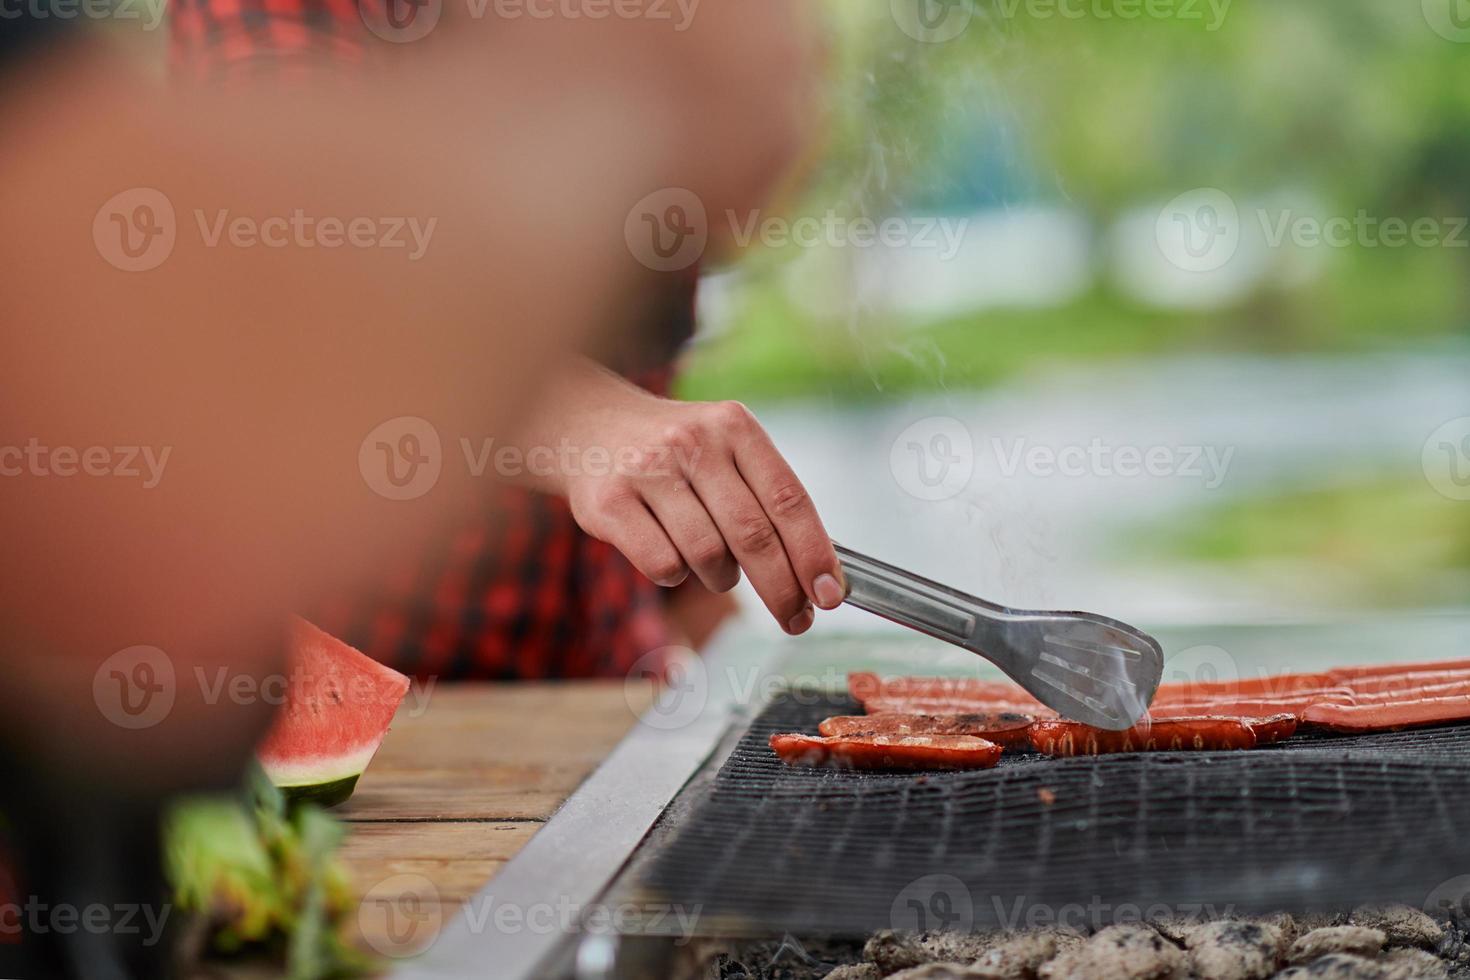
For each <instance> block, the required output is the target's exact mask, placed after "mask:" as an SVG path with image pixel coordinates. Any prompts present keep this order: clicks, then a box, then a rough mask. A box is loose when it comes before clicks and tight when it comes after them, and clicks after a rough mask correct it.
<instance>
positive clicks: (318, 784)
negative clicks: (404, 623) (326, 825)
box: [256, 616, 408, 806]
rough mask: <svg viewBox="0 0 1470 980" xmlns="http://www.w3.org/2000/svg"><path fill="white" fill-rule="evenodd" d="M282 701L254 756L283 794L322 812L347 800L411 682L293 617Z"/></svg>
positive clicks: (385, 732) (304, 621)
mask: <svg viewBox="0 0 1470 980" xmlns="http://www.w3.org/2000/svg"><path fill="white" fill-rule="evenodd" d="M287 642H288V655H289V660H290V674H289V676H288V678H287V684H286V703H285V705H284V706H283V707H282V708H281V710H280V711H279V712H278V713H277V715H276V720H275V723H274V724H273V725H272V726H271V730H270V731H269V732H268V733H266V737H265V740H264V741H263V742H261V744H260V747H259V749H257V750H256V755H257V756H258V757H259V759H260V764H261V766H262V767H263V768H264V769H265V772H266V775H267V776H269V777H270V780H271V782H273V783H275V784H276V785H277V786H279V787H281V789H283V790H285V791H286V793H287V795H288V796H292V797H297V798H302V797H304V798H311V799H315V800H317V801H318V802H320V803H323V804H325V805H327V806H331V805H332V804H334V803H340V802H342V801H343V800H345V799H346V798H347V797H348V796H350V795H351V794H352V790H353V788H354V787H355V786H356V785H357V777H359V776H360V775H362V772H363V770H364V769H366V768H367V765H368V763H369V762H370V761H372V758H373V753H375V752H377V751H378V746H379V744H381V743H382V741H383V736H384V735H386V734H387V732H388V725H389V723H391V722H392V721H393V715H394V713H395V712H396V711H397V710H398V705H399V704H400V703H401V702H402V701H403V696H404V695H405V694H407V693H408V678H407V677H405V676H403V675H402V674H400V673H399V672H398V671H396V670H393V669H392V668H389V667H385V666H383V665H382V664H380V663H378V662H377V661H376V660H373V659H372V658H371V657H368V656H366V655H364V654H362V653H359V652H358V651H357V650H354V649H353V648H352V647H350V646H348V645H347V644H346V643H343V642H342V641H341V640H338V639H336V638H335V637H332V636H330V635H328V634H327V633H324V632H322V631H321V630H319V629H317V628H316V627H315V626H313V625H312V624H310V623H308V622H307V621H306V620H304V619H301V618H300V617H295V616H293V617H292V619H291V623H290V627H289V630H288V641H287Z"/></svg>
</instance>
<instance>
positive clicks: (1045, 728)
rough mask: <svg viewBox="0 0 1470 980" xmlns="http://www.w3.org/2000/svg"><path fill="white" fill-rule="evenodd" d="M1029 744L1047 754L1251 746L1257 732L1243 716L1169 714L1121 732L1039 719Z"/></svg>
mask: <svg viewBox="0 0 1470 980" xmlns="http://www.w3.org/2000/svg"><path fill="white" fill-rule="evenodd" d="M1030 736H1031V746H1032V748H1034V749H1036V751H1038V752H1042V753H1045V754H1046V755H1061V756H1072V755H1106V754H1110V753H1114V752H1200V751H1217V750H1222V749H1253V748H1255V747H1256V733H1255V731H1254V730H1253V729H1252V728H1251V726H1250V724H1249V723H1248V721H1247V720H1245V719H1242V718H1197V717H1196V718H1171V719H1166V720H1162V721H1154V722H1152V723H1151V724H1150V723H1149V722H1148V721H1145V722H1143V723H1141V724H1138V725H1134V726H1133V727H1132V728H1127V729H1124V730H1123V731H1120V732H1114V731H1108V730H1107V729H1104V728H1094V727H1092V726H1091V725H1084V724H1082V723H1081V722H1078V721H1060V720H1058V721H1038V722H1035V723H1033V724H1032V726H1031V729H1030Z"/></svg>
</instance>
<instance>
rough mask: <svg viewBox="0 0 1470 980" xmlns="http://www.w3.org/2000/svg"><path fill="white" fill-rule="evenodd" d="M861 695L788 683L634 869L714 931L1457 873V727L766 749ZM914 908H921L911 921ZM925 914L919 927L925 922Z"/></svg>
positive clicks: (1233, 901)
mask: <svg viewBox="0 0 1470 980" xmlns="http://www.w3.org/2000/svg"><path fill="white" fill-rule="evenodd" d="M859 710H860V709H859V708H858V706H857V705H856V703H855V702H853V701H852V700H850V699H849V698H847V697H846V696H835V695H818V694H814V693H810V692H788V693H786V694H783V695H780V696H778V697H777V698H776V699H775V700H774V701H773V702H772V703H771V704H770V705H769V706H768V707H767V708H766V710H765V711H763V712H762V714H761V715H760V716H759V717H758V718H757V719H756V720H755V721H754V722H753V723H752V725H751V727H750V729H749V730H748V731H747V732H746V733H745V734H744V735H743V736H742V737H741V739H740V741H739V743H738V744H737V746H736V747H735V749H734V750H733V752H732V754H731V755H730V757H729V758H728V759H727V760H726V762H725V764H724V766H723V767H722V768H721V769H720V771H719V773H718V774H717V775H716V776H715V778H714V780H713V781H712V782H711V783H710V784H709V785H707V786H706V787H703V788H701V789H699V790H697V791H686V793H688V792H698V793H699V794H701V795H700V797H699V798H698V799H697V800H695V801H693V803H692V806H690V807H688V808H685V807H680V808H677V809H676V811H674V812H676V813H677V814H679V815H678V816H677V817H676V818H674V820H675V825H674V826H672V827H667V828H664V831H665V833H664V835H661V838H662V839H663V840H665V841H666V843H665V844H664V845H663V846H661V847H659V848H658V849H657V851H656V853H655V854H653V855H652V856H651V857H650V858H649V859H648V860H647V861H646V862H644V863H642V864H641V867H640V868H639V869H638V870H637V871H636V874H637V875H638V877H639V891H640V892H642V893H643V894H645V895H651V896H656V897H657V898H658V899H659V900H661V901H666V902H670V903H674V904H677V905H681V906H684V907H686V908H693V907H698V909H699V911H700V922H701V927H702V928H704V929H712V931H736V932H747V931H750V930H755V931H767V930H769V931H774V932H777V933H779V932H792V933H799V934H800V933H807V934H818V933H821V934H828V935H860V934H862V933H865V932H868V931H871V930H874V929H879V928H887V927H905V926H907V927H919V928H930V927H935V926H946V925H947V926H949V927H963V928H968V927H971V926H974V927H982V926H1007V927H1018V926H1024V925H1035V924H1044V923H1045V922H1046V921H1048V917H1050V919H1051V920H1052V921H1054V920H1055V919H1056V918H1057V917H1059V916H1060V915H1061V914H1062V912H1063V910H1064V909H1072V910H1074V914H1075V910H1076V909H1077V908H1078V907H1079V906H1080V907H1082V909H1083V910H1085V914H1087V915H1089V916H1091V917H1092V918H1095V919H1099V920H1101V921H1107V920H1110V919H1115V918H1126V917H1128V916H1129V915H1134V916H1136V915H1137V914H1138V911H1137V910H1147V909H1149V908H1151V907H1152V908H1155V909H1158V908H1160V907H1169V908H1173V909H1175V910H1188V909H1189V908H1191V907H1195V906H1204V907H1205V910H1207V911H1208V910H1214V911H1217V912H1224V911H1228V910H1229V909H1228V908H1227V907H1233V909H1234V910H1237V911H1242V912H1244V911H1250V910H1266V909H1288V910H1292V909H1299V908H1322V907H1329V906H1338V905H1344V904H1354V903H1357V902H1362V901H1406V902H1409V903H1411V904H1414V905H1419V904H1421V903H1423V901H1424V900H1425V898H1426V897H1427V896H1428V895H1429V893H1430V892H1431V891H1432V890H1433V889H1434V888H1435V887H1436V886H1437V885H1439V884H1441V883H1443V882H1444V881H1445V880H1446V879H1448V878H1451V877H1454V876H1456V875H1460V874H1467V873H1470V833H1467V831H1470V727H1459V728H1440V729H1431V730H1421V731H1415V732H1397V733H1386V734H1378V735H1367V736H1356V737H1351V738H1326V737H1317V736H1311V735H1304V736H1297V737H1295V738H1293V739H1290V740H1288V741H1287V742H1285V743H1283V744H1281V745H1279V746H1273V747H1271V748H1265V749H1258V750H1255V751H1253V752H1225V753H1218V752H1210V753H1190V754H1182V753H1181V754H1159V755H1129V756H1105V757H1102V758H1097V759H1049V758H1045V757H1042V756H1039V755H1033V754H1029V753H1026V754H1010V753H1008V754H1007V756H1006V757H1004V758H1003V759H1002V761H1001V764H1000V765H999V766H997V767H996V768H995V769H992V770H989V771H984V772H961V773H930V774H924V775H918V776H916V775H913V774H886V773H855V772H834V771H829V770H818V769H797V768H791V767H787V766H785V765H783V764H782V763H780V762H779V761H778V760H777V759H776V757H775V755H774V754H773V753H772V752H771V751H770V749H769V747H768V746H767V744H766V740H767V738H768V737H769V736H770V735H771V734H772V733H773V732H779V731H808V732H814V731H815V730H816V725H817V723H818V722H819V721H820V720H821V719H822V718H825V717H827V716H828V715H833V714H853V713H857V712H858V711H859ZM926 917H928V918H926ZM933 917H937V921H936V920H935V919H934V918H933Z"/></svg>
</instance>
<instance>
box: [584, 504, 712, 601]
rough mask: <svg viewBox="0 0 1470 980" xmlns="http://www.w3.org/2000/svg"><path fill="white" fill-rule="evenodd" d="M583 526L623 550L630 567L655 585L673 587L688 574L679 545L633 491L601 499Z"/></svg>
mask: <svg viewBox="0 0 1470 980" xmlns="http://www.w3.org/2000/svg"><path fill="white" fill-rule="evenodd" d="M583 530H585V531H587V532H588V533H589V534H591V535H592V536H593V537H595V538H598V539H599V540H602V541H606V542H607V543H608V544H610V545H612V546H613V547H614V548H617V549H618V550H619V551H621V552H622V553H623V557H625V558H627V559H628V561H630V562H632V563H633V567H634V568H636V569H638V571H640V572H642V573H643V574H644V575H646V576H647V577H648V578H649V579H650V580H652V581H653V582H655V583H656V584H658V585H662V586H666V587H669V588H672V587H673V586H676V585H678V584H679V583H681V582H683V581H684V580H685V579H686V578H688V577H689V567H688V566H687V565H686V564H685V563H684V558H683V556H682V555H680V554H679V549H678V548H676V547H674V543H673V542H672V541H671V540H669V536H668V534H667V533H666V532H665V531H664V529H663V527H662V526H661V525H660V524H659V522H658V521H657V520H655V519H654V516H653V514H652V513H650V512H649V510H648V507H647V506H646V505H645V504H644V502H643V501H642V500H641V499H639V498H638V497H637V496H635V495H633V494H626V495H619V496H618V497H616V498H615V499H611V500H606V501H604V502H603V503H602V504H601V506H600V507H599V508H598V509H597V512H596V515H595V516H594V517H593V519H592V520H590V521H588V522H586V523H584V524H583Z"/></svg>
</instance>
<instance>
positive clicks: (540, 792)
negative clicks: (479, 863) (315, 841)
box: [338, 681, 649, 821]
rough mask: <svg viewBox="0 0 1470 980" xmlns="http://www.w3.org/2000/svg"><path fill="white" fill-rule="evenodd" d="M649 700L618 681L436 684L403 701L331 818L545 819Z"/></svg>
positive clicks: (639, 689)
mask: <svg viewBox="0 0 1470 980" xmlns="http://www.w3.org/2000/svg"><path fill="white" fill-rule="evenodd" d="M648 698H649V692H648V691H647V690H646V689H645V688H644V687H643V686H641V685H634V686H633V687H631V688H628V689H626V690H625V688H624V685H623V683H622V682H621V681H569V682H558V683H532V684H462V685H440V686H437V687H435V688H434V689H432V690H429V691H427V692H426V693H425V696H424V697H423V698H421V699H415V698H414V697H412V696H411V697H410V698H409V699H408V700H407V701H405V703H404V706H403V708H401V709H400V710H399V713H398V717H397V719H395V721H394V723H393V728H392V730H391V731H390V732H389V733H388V736H387V738H385V739H384V741H383V745H382V748H380V749H379V750H378V755H377V757H376V758H374V759H373V763H372V765H371V766H370V767H369V768H368V771H367V772H366V773H365V774H364V775H363V778H362V781H361V783H359V785H358V789H357V792H356V793H355V794H354V795H353V798H352V799H351V800H350V801H349V802H348V803H347V804H345V805H344V806H343V807H342V808H341V809H340V810H339V811H338V813H339V814H340V815H341V816H342V817H343V818H344V819H346V820H351V821H364V820H368V821H370V820H457V819H473V820H506V819H516V820H519V819H545V818H546V817H548V816H550V815H551V813H552V812H553V811H554V810H555V809H556V808H557V807H558V806H559V805H560V804H561V802H562V801H563V800H565V799H566V798H567V797H568V796H570V795H571V793H572V791H573V790H575V789H576V788H577V786H578V785H580V784H581V782H582V780H583V779H585V778H586V777H587V775H588V773H590V772H591V771H592V770H593V769H594V768H596V766H597V764H598V763H599V762H601V761H602V759H603V758H604V757H605V756H606V755H607V753H608V752H610V751H611V750H612V747H613V746H614V745H616V744H617V742H618V740H619V739H621V738H622V737H623V735H624V734H625V733H626V732H627V730H628V728H629V727H631V726H632V725H633V724H634V723H635V721H636V719H637V716H638V713H639V712H640V711H641V710H642V709H643V707H645V706H646V705H647V703H648Z"/></svg>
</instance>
